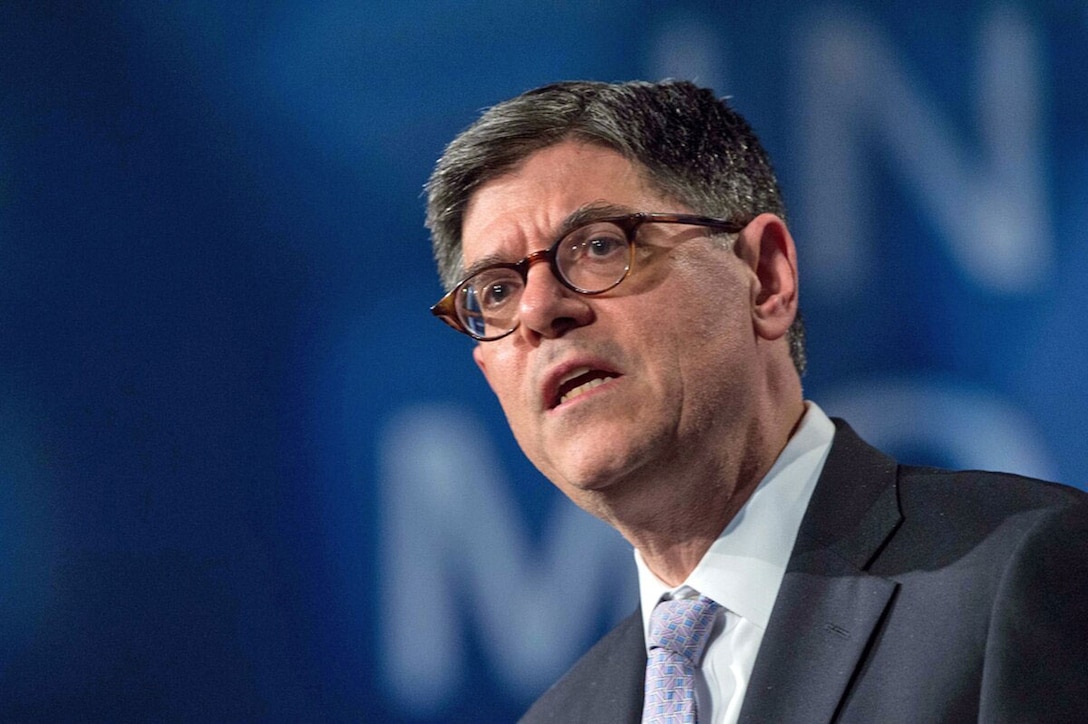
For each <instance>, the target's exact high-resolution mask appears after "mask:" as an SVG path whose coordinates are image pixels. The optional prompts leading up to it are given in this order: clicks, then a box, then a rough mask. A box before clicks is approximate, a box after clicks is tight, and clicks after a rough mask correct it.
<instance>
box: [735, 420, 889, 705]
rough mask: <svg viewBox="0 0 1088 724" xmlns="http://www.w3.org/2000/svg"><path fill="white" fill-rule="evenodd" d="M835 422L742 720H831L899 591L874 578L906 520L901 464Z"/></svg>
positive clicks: (750, 686) (754, 675)
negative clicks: (873, 565)
mask: <svg viewBox="0 0 1088 724" xmlns="http://www.w3.org/2000/svg"><path fill="white" fill-rule="evenodd" d="M835 424H836V427H837V428H838V429H837V431H836V434H835V441H834V444H833V446H832V448H831V452H830V453H829V455H828V459H827V462H826V463H825V465H824V469H823V472H822V473H821V475H820V480H819V482H818V483H817V485H816V489H815V491H814V492H813V495H812V500H811V501H810V503H809V508H808V511H807V512H806V513H805V518H804V520H803V521H802V523H801V528H800V531H799V532H798V535H797V542H796V543H795V544H794V549H793V553H792V554H791V556H790V561H789V563H788V565H787V568H786V574H785V576H784V577H783V579H782V587H781V588H780V589H779V592H778V598H777V599H776V600H775V605H774V609H773V611H772V612H771V618H770V621H769V623H768V626H767V633H766V634H765V636H764V638H763V643H762V645H761V646H760V650H759V655H758V657H757V659H756V663H755V668H754V670H753V672H752V678H751V681H750V682H749V684H748V692H747V694H746V696H745V700H744V704H743V706H742V708H741V714H740V721H741V722H768V721H773V722H776V724H785V723H787V722H806V724H807V723H810V722H828V721H831V720H832V719H833V718H834V716H835V713H836V711H837V710H838V709H839V706H840V704H841V702H842V698H843V696H844V694H845V693H846V690H847V687H848V685H849V683H850V680H851V679H852V677H853V675H854V672H855V671H856V669H857V667H858V665H859V663H860V662H861V659H862V656H863V653H864V651H865V649H866V646H867V645H868V644H869V641H870V639H871V638H872V636H873V634H874V632H875V631H876V629H877V625H878V623H879V622H880V620H881V617H882V615H883V613H884V611H885V609H886V608H887V606H888V603H889V602H890V601H891V599H892V596H893V594H894V592H895V589H896V586H897V584H896V583H894V582H892V581H889V580H887V579H884V578H880V577H878V576H873V575H870V574H868V573H867V572H866V568H867V567H868V566H869V563H870V562H871V560H872V559H873V557H874V556H875V555H876V553H877V552H878V550H879V549H880V547H881V546H882V545H883V543H884V542H885V541H886V540H887V538H888V537H889V536H890V535H891V533H892V532H893V531H894V530H895V528H896V526H898V524H899V522H900V520H901V518H902V516H901V514H900V512H899V505H898V500H897V494H896V485H895V479H896V471H897V466H896V463H895V461H893V460H892V459H891V458H888V457H886V456H885V455H883V454H881V453H880V452H878V451H877V450H875V449H873V448H872V447H870V446H868V445H867V444H865V443H864V442H862V440H861V439H860V438H858V437H857V435H855V434H854V432H853V430H851V429H850V428H849V426H847V425H846V424H845V423H843V422H842V421H841V420H836V421H835Z"/></svg>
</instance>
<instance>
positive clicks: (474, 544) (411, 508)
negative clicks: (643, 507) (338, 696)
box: [379, 406, 635, 715]
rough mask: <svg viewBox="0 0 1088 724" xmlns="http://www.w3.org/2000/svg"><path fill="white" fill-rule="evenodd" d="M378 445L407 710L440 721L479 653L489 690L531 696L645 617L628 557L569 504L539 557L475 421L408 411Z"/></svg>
mask: <svg viewBox="0 0 1088 724" xmlns="http://www.w3.org/2000/svg"><path fill="white" fill-rule="evenodd" d="M379 444H380V449H379V459H380V465H381V469H380V485H381V494H382V514H381V524H382V526H383V530H382V532H381V536H380V538H381V546H382V554H381V575H382V589H381V590H382V594H381V600H380V602H379V605H380V606H381V609H382V624H381V631H382V639H383V640H382V651H383V654H382V657H383V662H384V672H383V673H384V676H385V678H386V681H387V683H388V685H389V687H390V691H391V694H392V696H393V697H395V699H396V700H397V703H398V705H399V706H402V707H403V708H404V709H406V710H409V711H411V712H413V713H415V714H417V715H426V714H428V713H434V712H437V711H439V710H440V709H441V707H442V706H443V705H444V704H446V703H448V702H449V701H450V699H451V698H452V697H454V696H456V695H457V694H458V693H459V692H460V691H461V690H462V688H463V687H464V686H466V685H469V682H466V681H465V680H464V672H465V670H466V667H467V665H468V664H469V663H470V662H469V661H468V660H467V656H466V655H467V653H468V651H469V650H470V649H471V650H473V651H477V652H478V651H480V650H481V649H482V651H483V654H484V656H485V657H486V660H485V661H483V662H479V661H477V662H473V663H474V665H475V664H482V665H484V666H485V667H486V668H487V669H488V670H489V671H490V672H492V673H491V674H490V676H491V677H492V681H491V682H490V684H491V685H490V687H489V688H492V689H494V690H499V691H504V692H508V693H509V694H510V696H511V700H512V701H514V702H517V701H518V700H519V699H525V698H529V697H531V696H532V695H533V694H535V693H538V692H539V691H541V690H542V689H543V688H545V687H546V686H547V685H549V684H550V683H551V682H552V681H554V680H555V679H556V678H558V676H559V675H560V674H561V673H562V672H563V670H564V669H565V668H566V667H567V666H568V665H569V664H570V663H571V662H572V661H573V659H574V658H576V656H577V655H578V654H579V653H580V652H581V650H582V649H584V648H585V647H586V646H587V645H588V644H589V643H590V642H591V641H592V639H593V638H594V637H595V636H596V635H597V634H598V633H599V631H598V628H599V626H600V622H601V621H602V618H603V617H604V616H613V617H614V616H615V614H618V613H619V612H620V611H623V612H627V611H628V610H630V609H631V608H632V607H633V605H634V602H635V594H634V591H635V588H634V586H635V582H634V577H633V571H634V566H633V565H632V560H631V550H630V547H629V546H628V545H627V544H626V543H625V542H624V541H623V540H622V539H621V538H620V537H619V536H618V534H616V533H615V532H614V531H612V530H611V529H609V528H608V527H607V526H605V525H604V524H603V523H601V522H600V521H597V520H595V519H594V518H592V517H590V516H589V515H588V514H586V513H583V512H582V511H581V510H579V509H577V508H576V507H574V506H573V505H572V504H570V503H567V502H565V501H562V502H559V504H557V505H555V506H554V509H552V510H549V511H545V513H546V514H547V516H548V517H547V518H546V519H545V523H544V527H543V534H542V535H541V536H540V540H539V542H537V543H536V544H535V545H534V543H533V541H532V540H531V537H530V535H529V533H528V530H529V526H527V525H526V522H525V520H524V519H523V517H522V515H523V514H522V512H521V510H520V509H519V507H518V505H517V503H516V500H515V498H514V497H513V496H512V494H511V493H512V490H511V488H510V487H509V485H508V484H507V482H506V481H505V480H504V478H503V476H502V474H501V471H502V467H503V466H502V463H501V461H500V459H499V457H498V455H497V453H496V452H495V450H494V449H493V447H492V444H491V441H490V438H489V437H488V435H487V433H486V432H485V431H484V430H483V427H482V426H481V425H478V424H476V418H475V417H474V415H473V413H472V411H471V410H469V409H467V408H456V407H453V406H418V407H412V408H406V409H403V410H401V411H400V412H399V413H398V415H397V416H396V417H395V418H394V419H392V420H391V421H390V422H389V424H388V425H387V426H386V427H385V429H384V432H383V435H382V438H381V441H380V443H379ZM523 484H525V485H547V484H548V483H547V482H545V481H543V480H542V479H539V478H534V479H533V480H530V481H525V482H524V483H523ZM549 507H552V506H549ZM470 627H472V628H471V629H470ZM470 633H474V634H475V639H474V640H473V646H469V645H468V642H469V636H470ZM480 685H481V684H479V683H477V686H480Z"/></svg>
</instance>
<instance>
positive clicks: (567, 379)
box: [559, 367, 589, 385]
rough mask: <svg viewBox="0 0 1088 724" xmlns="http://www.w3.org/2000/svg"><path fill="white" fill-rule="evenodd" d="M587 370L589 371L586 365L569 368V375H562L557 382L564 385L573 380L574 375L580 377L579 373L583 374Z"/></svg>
mask: <svg viewBox="0 0 1088 724" xmlns="http://www.w3.org/2000/svg"><path fill="white" fill-rule="evenodd" d="M587 372H589V368H588V367H579V368H578V369H574V370H571V372H570V374H569V375H566V376H565V377H563V379H561V380H559V384H560V385H565V384H566V383H568V382H570V381H571V380H573V379H574V378H575V377H580V376H581V375H584V374H585V373H587Z"/></svg>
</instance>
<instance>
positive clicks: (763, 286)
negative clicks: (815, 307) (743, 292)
mask: <svg viewBox="0 0 1088 724" xmlns="http://www.w3.org/2000/svg"><path fill="white" fill-rule="evenodd" d="M736 250H737V255H738V256H739V257H740V258H741V259H742V260H743V261H744V262H745V263H746V264H747V265H748V266H749V268H750V269H751V270H752V272H753V273H754V274H755V279H754V280H753V282H752V298H751V303H752V323H753V325H754V327H755V330H756V333H757V334H759V336H760V337H763V338H764V339H769V340H773V339H778V338H780V337H782V336H784V335H785V334H786V332H787V331H789V328H790V325H791V324H793V320H794V317H796V316H797V248H796V247H795V246H794V244H793V236H792V235H791V234H790V230H789V228H787V226H786V222H784V221H783V220H782V219H780V218H779V217H778V216H775V215H774V214H760V215H759V216H757V217H756V218H755V219H753V220H752V222H751V223H750V224H748V226H746V227H744V229H743V230H742V231H741V232H740V234H739V236H738V237H737V241H736Z"/></svg>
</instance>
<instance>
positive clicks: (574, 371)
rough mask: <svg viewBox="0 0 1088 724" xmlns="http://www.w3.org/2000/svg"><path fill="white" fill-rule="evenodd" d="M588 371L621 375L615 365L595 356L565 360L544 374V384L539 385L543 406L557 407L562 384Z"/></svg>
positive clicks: (549, 408)
mask: <svg viewBox="0 0 1088 724" xmlns="http://www.w3.org/2000/svg"><path fill="white" fill-rule="evenodd" d="M589 372H600V373H603V374H605V375H608V376H610V377H619V376H620V375H621V373H620V372H619V371H618V370H617V369H616V367H615V365H612V364H610V363H608V362H605V361H603V360H600V359H597V358H591V357H574V358H571V359H569V360H566V361H565V362H562V363H560V364H557V365H556V366H554V367H552V369H551V370H549V371H548V373H547V374H546V375H545V376H544V384H543V385H542V386H541V399H542V400H543V402H544V408H545V409H547V410H551V409H552V408H554V407H557V406H558V405H559V400H560V393H561V391H562V389H563V386H564V384H566V383H568V382H570V381H571V380H573V379H575V378H577V377H580V376H581V375H583V374H586V373H589Z"/></svg>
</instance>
